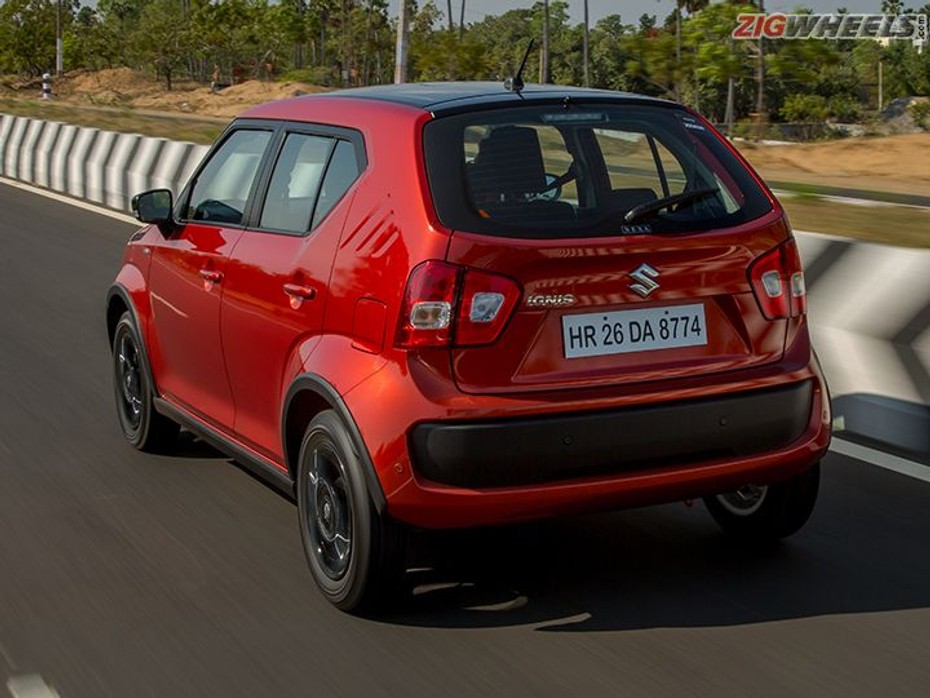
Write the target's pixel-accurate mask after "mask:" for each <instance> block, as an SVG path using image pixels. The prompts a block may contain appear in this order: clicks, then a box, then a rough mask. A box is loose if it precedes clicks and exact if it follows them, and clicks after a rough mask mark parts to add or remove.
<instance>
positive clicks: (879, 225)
mask: <svg viewBox="0 0 930 698" xmlns="http://www.w3.org/2000/svg"><path fill="white" fill-rule="evenodd" d="M781 203H782V205H783V206H784V207H785V210H786V211H787V212H788V216H789V217H790V219H791V225H792V226H793V227H794V228H796V229H797V230H810V231H813V232H817V233H828V234H830V235H842V236H843V237H849V238H856V239H858V240H866V241H869V242H880V243H884V244H886V245H898V246H900V247H923V248H930V210H928V209H919V208H912V207H908V206H857V205H854V204H846V203H839V202H836V201H829V200H826V199H818V198H811V197H795V196H793V197H783V198H782V199H781Z"/></svg>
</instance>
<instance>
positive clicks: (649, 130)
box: [424, 103, 771, 238]
mask: <svg viewBox="0 0 930 698" xmlns="http://www.w3.org/2000/svg"><path fill="white" fill-rule="evenodd" d="M424 147H425V154H426V164H427V171H428V175H429V183H430V190H431V193H432V195H433V199H434V202H435V204H436V208H437V212H438V214H439V217H440V220H441V221H442V222H443V223H444V224H445V225H446V226H448V227H450V228H453V229H457V230H465V231H472V232H479V233H488V234H493V235H504V236H515V237H546V238H551V237H581V236H591V235H595V236H597V235H621V234H627V233H630V232H656V233H661V232H688V231H699V230H707V229H711V228H723V227H728V226H733V225H737V224H739V223H742V222H745V221H748V220H752V219H754V218H758V217H759V216H761V215H763V214H765V213H767V212H768V211H770V210H771V202H770V201H769V200H768V197H767V196H766V195H765V193H764V192H763V191H762V189H761V188H760V187H759V185H758V184H757V183H756V182H755V180H754V178H753V177H752V175H751V174H750V173H749V172H748V170H747V169H746V168H745V167H744V166H743V165H742V164H741V163H740V162H739V160H738V159H737V158H736V157H735V156H734V155H733V153H732V152H730V150H729V149H728V147H727V146H726V145H725V144H724V143H722V142H721V141H720V140H719V139H718V137H717V136H715V135H714V134H713V133H711V132H710V131H708V130H707V128H706V127H705V126H704V125H703V124H702V123H701V122H700V121H698V120H697V119H696V118H695V117H694V116H692V115H691V114H689V113H688V112H686V111H684V110H682V109H679V108H673V107H666V106H648V105H641V104H631V105H624V104H618V103H613V104H590V105H589V104H573V105H571V106H570V107H568V108H566V107H565V106H564V105H559V106H556V107H553V106H529V107H516V108H504V109H501V108H499V109H493V110H487V111H476V112H470V113H465V114H457V115H454V116H446V117H440V118H437V119H435V120H434V121H432V122H430V123H429V124H427V126H426V129H425V133H424ZM456 163H458V165H457V166H456ZM693 192H703V193H702V194H701V195H699V196H695V197H694V198H691V199H689V200H687V201H683V202H679V203H676V204H674V205H669V206H665V207H660V208H657V209H656V210H654V211H649V212H645V213H638V212H634V209H641V208H643V207H647V206H651V205H652V204H655V203H661V202H662V200H663V199H666V198H669V197H672V196H680V195H683V194H691V193H693ZM630 217H632V218H633V219H634V220H628V218H630Z"/></svg>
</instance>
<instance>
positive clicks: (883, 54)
mask: <svg viewBox="0 0 930 698" xmlns="http://www.w3.org/2000/svg"><path fill="white" fill-rule="evenodd" d="M466 1H467V0H456V2H455V3H454V6H453V1H452V0H446V2H445V3H443V5H444V7H440V6H439V5H437V4H435V3H434V1H433V0H425V2H417V0H407V2H408V5H407V7H408V16H409V17H410V18H411V19H410V50H409V74H410V79H411V80H415V81H419V80H452V79H457V80H503V78H504V77H506V76H507V75H510V74H512V73H513V71H514V70H515V68H516V65H517V63H518V62H519V60H520V58H521V55H522V52H523V50H524V48H525V47H526V45H527V43H528V41H529V39H530V38H531V37H534V38H536V39H537V46H538V45H539V44H540V43H541V42H539V41H538V39H539V37H540V36H541V34H542V31H543V29H542V27H543V17H544V11H545V6H544V4H543V3H542V2H537V3H535V4H533V5H532V6H531V7H526V8H522V9H513V10H509V11H506V12H504V13H502V14H499V15H487V16H485V17H484V18H482V19H481V20H480V21H477V22H472V23H468V24H465V23H463V22H461V20H460V19H459V18H460V17H463V16H464V11H463V9H462V7H461V3H462V2H466ZM568 7H569V6H568V3H567V2H564V0H552V1H551V2H549V3H548V15H549V72H550V76H549V78H550V81H551V82H554V83H560V84H573V85H581V84H583V83H584V59H583V41H584V33H585V32H584V26H583V25H582V24H572V23H571V21H570V19H569V13H568ZM59 10H60V20H61V23H62V27H63V30H62V31H63V37H64V60H65V66H64V67H65V70H66V71H73V70H78V69H87V70H99V69H103V68H113V67H119V66H128V67H132V68H135V69H142V70H147V71H149V72H151V73H154V74H156V75H157V76H158V77H159V78H160V79H162V80H164V81H165V84H166V87H167V88H168V89H171V86H172V83H173V82H174V81H177V80H178V79H185V80H195V81H199V82H203V83H208V82H211V81H215V82H219V83H223V84H230V83H233V82H239V81H241V80H245V79H250V78H259V79H277V80H294V81H297V80H299V81H304V82H310V83H314V84H318V85H325V86H332V87H342V86H357V85H369V84H378V83H387V82H391V81H392V78H393V72H394V39H395V31H396V18H395V17H392V16H390V15H389V13H388V6H387V3H386V2H385V0H312V1H310V2H307V1H306V0H281V1H280V2H275V3H270V2H267V0H219V1H213V2H210V1H208V0H99V2H98V3H97V5H96V7H91V6H88V5H82V4H80V2H79V1H78V0H62V3H61V5H60V8H59V5H58V3H57V2H53V1H52V0H4V2H3V3H2V5H0V72H2V73H5V74H17V75H20V76H24V77H30V76H31V77H35V76H39V75H41V74H42V73H44V72H46V71H50V70H51V69H52V68H53V66H54V64H55V32H56V16H58V12H59ZM754 11H757V8H756V7H755V6H754V5H752V4H746V3H733V2H720V3H714V4H708V2H707V0H679V2H678V5H677V8H676V9H675V10H674V11H673V12H672V13H671V14H670V15H669V16H668V17H666V18H664V19H659V18H657V17H655V16H653V15H642V16H641V17H639V18H638V19H632V18H627V17H623V16H621V15H619V14H614V15H610V16H607V17H604V18H603V19H601V20H599V21H598V22H597V23H596V24H594V25H593V26H591V27H590V29H589V56H590V58H589V79H588V82H589V84H590V86H592V87H603V88H608V89H615V90H626V91H632V92H639V93H645V94H650V95H656V96H661V97H667V98H671V99H678V100H680V101H683V102H685V103H687V104H690V105H692V106H694V107H696V108H698V109H700V110H701V111H702V112H704V113H705V114H707V115H708V116H709V117H710V118H711V119H712V120H714V121H717V122H721V123H722V122H725V121H727V120H728V119H727V116H728V114H727V103H728V98H729V99H730V100H731V101H732V115H731V118H732V119H735V120H736V121H739V120H741V119H747V118H748V117H749V116H750V115H751V114H753V112H757V110H758V80H757V75H756V73H757V64H758V61H759V53H758V42H755V41H735V40H733V39H731V38H730V33H731V32H732V30H733V28H734V27H735V26H736V24H737V21H736V16H737V15H738V14H740V13H741V12H754ZM798 11H801V12H803V11H805V10H803V9H800V10H798ZM838 11H839V12H844V10H842V9H839V10H838ZM875 11H890V12H921V13H927V14H930V4H928V5H925V6H924V7H922V8H906V7H904V6H903V5H902V4H901V3H900V2H897V0H884V2H882V3H880V4H878V3H877V6H876V8H875ZM541 65H542V55H541V52H540V51H536V52H534V54H533V55H532V56H531V57H530V60H529V61H528V65H527V70H526V76H525V77H527V78H529V79H531V80H533V81H537V80H539V79H540V78H541V77H542V75H541ZM879 66H881V70H882V73H883V97H884V99H883V101H884V103H886V104H887V103H888V102H890V101H891V100H893V99H895V98H898V97H905V96H911V95H930V47H928V48H926V49H925V50H924V51H923V52H920V51H918V49H917V48H916V47H915V46H913V45H912V44H911V42H909V41H893V42H889V43H888V45H882V44H881V43H879V42H876V41H766V45H765V57H764V67H765V80H764V90H763V101H762V103H763V113H762V114H761V115H758V114H757V117H758V116H761V117H762V118H763V119H764V120H767V121H774V122H777V121H792V122H806V121H823V120H835V121H839V122H852V121H858V120H860V119H862V117H863V114H864V113H866V112H869V111H871V112H873V113H874V111H875V110H876V109H877V108H878V106H879V105H878V90H877V85H878V79H879V78H878V74H879ZM921 119H922V120H923V122H926V121H927V118H926V115H922V116H921Z"/></svg>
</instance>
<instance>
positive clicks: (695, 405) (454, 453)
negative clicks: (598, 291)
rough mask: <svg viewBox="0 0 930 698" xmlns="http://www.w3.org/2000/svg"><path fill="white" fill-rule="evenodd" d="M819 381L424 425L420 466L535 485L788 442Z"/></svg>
mask: <svg viewBox="0 0 930 698" xmlns="http://www.w3.org/2000/svg"><path fill="white" fill-rule="evenodd" d="M812 396H813V384H812V382H811V381H805V382H802V383H796V384H793V385H790V386H787V387H783V388H774V389H766V390H756V391H751V392H744V393H739V394H736V395H728V396H725V397H717V398H712V399H704V400H688V401H683V402H675V403H664V404H661V405H653V406H648V407H635V408H624V409H620V410H611V411H608V412H589V413H583V414H570V415H559V416H555V417H539V418H532V419H520V420H500V421H493V422H470V423H463V424H453V423H443V422H438V423H436V422H433V423H426V424H419V425H417V426H416V427H415V428H414V429H413V431H412V433H411V436H410V442H411V443H410V446H411V451H412V455H413V459H414V465H415V467H416V468H417V471H418V472H419V473H420V474H421V475H422V476H423V477H425V478H427V479H428V480H431V481H433V482H437V483H442V484H447V485H454V486H457V487H475V488H482V487H506V486H514V485H531V484H540V483H544V482H551V481H555V480H562V479H567V478H576V477H585V476H589V475H598V474H609V473H614V472H622V471H625V470H641V469H645V468H651V467H662V466H665V465H674V464H680V463H688V462H698V461H703V460H709V459H713V458H726V457H738V456H746V455H751V454H754V453H761V452H764V451H770V450H774V449H778V448H782V447H784V446H787V445H788V444H790V443H791V442H792V441H794V440H795V439H797V438H798V437H799V436H800V435H801V434H802V433H803V432H804V429H805V427H806V426H807V424H808V422H809V419H810V412H811V399H812Z"/></svg>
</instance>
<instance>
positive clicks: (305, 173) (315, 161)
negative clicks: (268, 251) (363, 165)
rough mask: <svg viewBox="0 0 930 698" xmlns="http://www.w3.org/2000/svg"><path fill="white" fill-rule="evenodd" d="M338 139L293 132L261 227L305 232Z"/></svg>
mask: <svg viewBox="0 0 930 698" xmlns="http://www.w3.org/2000/svg"><path fill="white" fill-rule="evenodd" d="M334 145H335V141H334V139H332V138H328V137H326V136H311V135H307V134H303V133H290V134H288V135H287V137H286V138H285V140H284V145H283V146H282V148H281V152H280V153H279V155H278V160H277V162H276V163H275V166H274V171H273V172H272V174H271V182H270V183H269V185H268V193H267V194H266V195H265V201H264V203H263V204H262V215H261V218H260V221H259V227H261V228H264V229H270V230H280V231H282V232H289V233H296V234H302V233H305V232H307V230H309V229H310V220H311V218H312V217H313V207H314V205H315V204H316V200H317V194H318V192H319V190H320V182H322V181H323V172H324V171H325V169H326V163H327V162H328V161H329V157H330V153H331V152H332V149H333V146H334Z"/></svg>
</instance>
